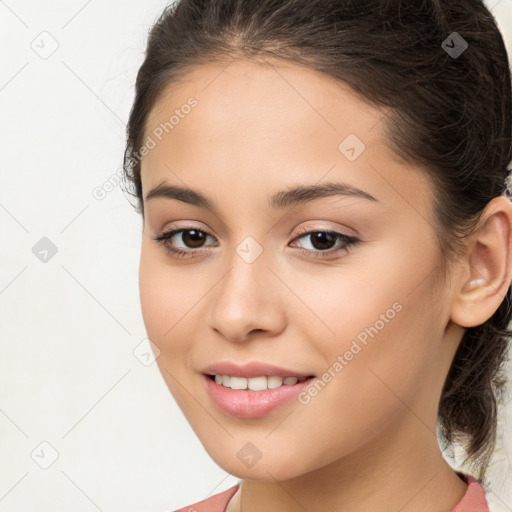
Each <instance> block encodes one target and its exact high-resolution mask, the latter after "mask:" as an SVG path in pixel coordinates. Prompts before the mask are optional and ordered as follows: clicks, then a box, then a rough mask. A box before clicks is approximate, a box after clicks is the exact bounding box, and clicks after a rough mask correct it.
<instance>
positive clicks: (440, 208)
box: [124, 0, 512, 480]
mask: <svg viewBox="0 0 512 512" xmlns="http://www.w3.org/2000/svg"><path fill="white" fill-rule="evenodd" d="M454 32H456V33H457V34H453V33H454ZM465 43H467V48H466V49H465V50H464V51H463V52H462V53H460V50H461V49H462V48H464V46H463V45H464V44H465ZM450 49H455V50H459V53H460V54H458V55H457V54H454V53H453V51H452V53H450ZM237 58H240V59H252V60H260V61H265V60H274V59H277V60H281V61H283V62H284V61H287V62H290V63H293V64H298V65H302V66H306V67H308V68H311V69H314V70H316V71H320V72H323V73H325V74H327V75H329V76H330V77H334V78H335V79H338V80H340V81H342V82H344V83H346V84H348V85H349V86H350V87H351V88H352V89H353V90H354V91H355V92H357V93H359V94H360V95H362V96H363V97H364V98H366V99H367V100H369V101H370V102H371V103H372V104H374V105H375V106H380V107H383V108H384V110H385V111H386V119H385V121H384V123H385V124H384V126H385V128H386V135H387V137H388V138H389V141H390V143H391V144H392V148H393V150H394V151H395V152H396V154H397V155H398V156H399V157H400V158H402V159H403V160H404V161H407V162H410V163H412V164H415V165H418V164H420V165H423V166H425V167H426V168H428V170H429V173H428V174H429V176H430V177H431V179H432V180H433V182H434V184H435V190H436V195H435V199H434V201H435V216H436V220H437V227H436V232H437V235H438V238H439V244H440V248H441V250H442V252H443V254H445V255H446V256H450V255H454V254H456V253H457V252H458V249H460V248H461V247H463V242H464V239H465V237H467V236H468V235H469V234H470V233H471V232H472V230H473V229H474V227H475V226H476V224H477V221H478V220H479V218H480V215H481V213H482V211H483V209H484V208H485V206H486V205H487V204H488V202H489V201H490V200H491V199H492V198H494V197H496V196H499V195H500V194H502V193H503V192H504V182H505V178H506V176H507V175H508V165H509V162H510V161H511V159H512V119H511V117H512V112H511V110H512V99H511V79H510V69H509V63H508V58H507V52H506V49H505V45H504V42H503V39H502V36H501V34H500V32H499V30H498V28H497V25H496V22H495V19H494V18H493V16H492V15H491V13H490V12H489V11H488V9H487V8H486V7H485V6H484V4H483V3H482V2H481V1H477V0H423V1H420V0H181V1H179V2H178V3H175V4H170V5H169V6H168V7H166V8H165V10H164V11H163V13H162V14H161V16H160V17H159V19H158V20H157V21H156V23H155V24H154V25H153V26H152V28H151V30H150V33H149V39H148V45H147V49H146V54H145V59H144V62H143V63H142V65H141V67H140V69H139V72H138V74H137V80H136V95H135V100H134V103H133V106H132V109H131V112H130V118H129V122H128V126H127V145H126V151H125V155H124V170H125V177H126V179H127V180H128V184H129V187H130V188H131V189H132V191H133V192H130V193H131V194H132V195H134V196H135V197H136V198H137V202H138V205H137V206H136V208H137V210H138V211H139V212H142V214H144V204H143V198H142V185H141V179H140V158H136V156H137V155H138V153H137V152H138V150H139V148H141V146H142V144H143V138H144V137H145V129H146V122H147V119H148V114H149V112H150V111H151V110H152V108H153V107H154V106H155V103H156V101H157V99H158V95H159V94H160V93H161V92H162V90H163V88H164V87H165V86H167V85H168V84H170V83H173V82H174V83H176V82H177V81H178V80H179V79H180V78H181V77H183V76H184V75H185V74H186V73H187V72H188V71H191V70H192V69H193V68H196V67H198V66H200V65H201V64H202V63H208V62H212V61H218V62H221V61H226V62H228V61H230V60H232V59H237ZM411 172H412V171H411ZM510 298H511V289H510V288H509V289H508V291H507V294H506V296H505V297H504V298H503V302H502V303H501V305H500V306H499V308H498V310H497V311H496V312H495V313H494V315H493V316H492V317H491V318H490V319H489V320H487V321H486V322H485V323H484V324H482V325H479V326H477V327H472V328H469V329H467V330H466V332H465V334H464V337H463V339H462V341H461V343H460V346H459V348H458V351H457V353H456V355H455V357H454V360H453V362H452V365H451V368H450V371H449V373H448V376H447V379H446V382H445V384H444V388H443V391H442V395H441V400H440V404H439V418H438V419H439V421H438V426H439V433H440V437H441V442H442V444H443V448H444V449H445V448H447V447H450V446H453V442H454V441H457V442H461V443H462V445H463V447H464V448H465V450H466V453H467V458H466V459H465V460H464V465H466V464H468V463H469V466H470V471H471V472H472V473H473V474H474V475H475V476H477V478H480V479H481V480H483V479H484V475H485V470H486V468H487V466H488V464H489V461H490V458H491V456H492V452H493V450H494V445H495V440H496V428H497V403H499V401H501V400H502V395H503V385H504V384H505V382H506V378H505V373H504V364H505V362H506V360H507V359H506V358H507V350H508V346H509V340H510V335H511V332H510V331H508V330H507V329H508V324H509V321H510V318H511V306H510Z"/></svg>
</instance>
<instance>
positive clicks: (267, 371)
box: [201, 361, 313, 389]
mask: <svg viewBox="0 0 512 512" xmlns="http://www.w3.org/2000/svg"><path fill="white" fill-rule="evenodd" d="M201 373H203V374H205V375H234V376H235V377H247V378H249V377H260V376H265V377H268V376H270V375H278V376H280V377H312V376H313V373H312V372H310V373H304V372H301V371H297V370H293V369H290V368H282V367H279V366H275V365H272V364H268V363H262V362H259V361H251V362H249V363H245V364H235V363H232V362H230V361H220V362H218V363H214V364H211V365H208V366H206V367H205V368H203V369H202V370H201ZM278 389H279V388H278Z"/></svg>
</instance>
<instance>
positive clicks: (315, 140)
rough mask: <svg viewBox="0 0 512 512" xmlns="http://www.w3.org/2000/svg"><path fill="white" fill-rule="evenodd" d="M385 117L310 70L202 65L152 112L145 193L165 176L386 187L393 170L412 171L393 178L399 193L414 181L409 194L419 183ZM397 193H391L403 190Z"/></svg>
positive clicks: (250, 183)
mask: <svg viewBox="0 0 512 512" xmlns="http://www.w3.org/2000/svg"><path fill="white" fill-rule="evenodd" d="M191 99H192V102H191ZM191 104H194V106H193V107H190V106H189V105H191ZM384 117H385V111H383V110H382V109H379V108H377V107H375V106H373V105H371V104H370V103H369V102H367V101H366V100H365V99H364V98H362V97H361V96H360V95H358V94H356V93H355V92H354V91H353V90H352V89H351V88H350V87H349V86H348V85H346V84H344V83H343V82H340V81H338V80H335V79H333V78H332V77H329V76H328V75H326V74H324V73H320V72H317V71H314V70H311V69H309V68H305V67H300V66H296V65H292V64H288V63H282V62H280V63H275V62H268V63H257V62H252V61H242V60H241V61H232V62H229V63H226V62H224V63H212V64H206V65H201V66H199V67H197V68H194V69H192V70H191V71H190V72H188V73H187V74H186V75H184V77H182V78H181V79H180V80H179V81H178V82H176V83H172V84H169V85H168V86H167V87H166V88H165V89H164V90H163V91H162V93H161V94H160V96H159V98H158V101H157V102H156V104H155V106H154V108H153V109H152V110H151V112H150V115H149V116H148V119H147V123H146V132H145V134H146V137H152V138H153V139H154V142H155V145H154V147H153V148H152V149H151V151H150V152H149V154H148V155H147V156H145V157H144V158H143V159H142V167H141V168H142V181H143V189H144V190H145V191H147V190H148V189H149V188H152V187H155V186H157V185H158V184H159V183H161V182H162V181H164V180H167V181H171V182H175V183H179V182H180V181H183V182H186V184H189V185H191V186H195V185H197V184H199V185H201V184H203V185H204V186H206V187H208V188H220V187H222V188H227V189H228V190H229V189H230V188H233V187H234V186H235V184H236V185H237V186H238V187H240V188H239V189H238V190H242V189H243V190H244V191H245V192H251V190H254V191H257V190H262V189H263V188H265V185H266V184H267V185H269V186H270V184H271V183H272V184H275V186H273V187H272V188H274V189H283V188H285V187H286V185H289V184H291V183H296V182H302V183H305V182H307V183H311V182H313V181H319V180H321V179H322V177H323V176H326V175H328V178H329V180H336V179H340V180H341V181H345V182H349V183H351V184H353V185H355V186H358V187H365V186H366V187H367V188H368V187H369V188H370V189H372V187H373V190H375V187H376V183H378V185H379V188H382V187H383V186H384V187H387V188H388V189H389V184H390V183H392V182H393V179H394V178H393V176H387V175H386V173H388V174H389V172H391V173H393V171H389V169H391V167H392V168H394V169H400V168H401V169H402V171H404V170H405V169H406V167H407V169H408V171H409V172H408V173H407V174H408V176H405V177H404V176H401V177H399V178H396V177H395V180H396V181H398V182H400V183H399V186H400V187H403V186H406V185H407V180H409V181H410V180H412V184H411V185H410V187H409V190H403V191H402V194H406V195H410V194H412V193H413V192H412V191H413V189H414V188H417V185H418V179H420V180H421V179H422V177H421V176H420V173H413V172H411V171H410V169H411V167H412V166H411V165H405V163H404V162H401V161H400V160H399V159H398V157H397V156H396V155H395V154H394V153H393V151H392V150H391V149H390V147H389V144H388V141H387V140H386V137H385V136H384V128H385V126H384V122H383V119H384ZM155 133H156V134H157V136H155ZM345 141H348V142H347V143H345ZM347 145H348V146H354V147H355V150H356V152H360V156H358V157H357V159H355V160H351V159H350V158H347V154H346V153H344V151H345V150H346V149H350V148H347V147H346V146H347ZM348 156H350V154H349V155H348ZM356 156H357V155H356ZM375 166H377V168H375ZM372 167H373V168H374V170H372ZM386 169H387V170H386ZM404 178H405V181H404ZM386 182H387V183H388V184H387V185H386ZM180 184H183V183H180ZM199 188H200V187H199ZM392 188H393V187H391V189H389V190H388V191H387V192H388V194H396V191H395V192H394V191H393V190H392ZM370 193H372V192H371V191H370ZM411 199H413V200H415V201H418V198H411Z"/></svg>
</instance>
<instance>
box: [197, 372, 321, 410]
mask: <svg viewBox="0 0 512 512" xmlns="http://www.w3.org/2000/svg"><path fill="white" fill-rule="evenodd" d="M203 378H204V379H205V381H206V388H207V390H208V393H209V395H210V398H211V399H212V400H213V401H214V402H215V404H216V405H217V406H218V407H219V409H221V410H222V411H223V412H225V413H226V414H230V415H232V416H237V417H239V418H257V417H259V416H264V415H265V414H268V413H269V412H270V411H272V410H273V409H275V408H276V407H278V406H280V405H282V404H284V403H286V402H288V401H290V400H292V399H293V398H295V397H296V396H297V395H299V394H300V393H301V391H303V390H304V388H306V387H307V386H308V385H309V384H310V383H311V382H312V381H313V380H314V378H309V379H306V380H305V381H303V382H298V383H297V384H293V385H292V386H290V385H286V384H283V385H282V386H281V387H279V388H275V389H264V390H262V391H251V390H248V389H231V388H227V387H226V386H223V385H222V384H217V383H216V382H215V381H214V380H213V379H212V378H210V377H209V376H208V375H204V374H203Z"/></svg>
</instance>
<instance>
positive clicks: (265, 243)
mask: <svg viewBox="0 0 512 512" xmlns="http://www.w3.org/2000/svg"><path fill="white" fill-rule="evenodd" d="M190 98H192V99H190ZM187 105H189V106H187ZM171 116H174V117H173V118H172V120H171V121H170V122H169V120H170V118H171ZM383 116H384V112H383V111H381V110H378V109H376V108H375V107H372V106H370V105H369V104H367V103H365V102H364V101H363V99H361V98H360V97H359V96H357V95H356V94H355V93H354V92H352V91H351V90H350V89H349V88H348V87H347V86H345V85H343V84H340V83H338V82H335V81H334V80H332V79H330V78H328V77H326V76H325V75H323V74H319V73H317V72H315V71H312V70H307V69H303V68H299V67H296V66H293V65H286V66H284V65H283V64H279V65H278V66H276V67H273V66H270V65H264V64H258V63H254V62H243V61H238V62H232V63H231V64H230V65H229V66H227V67H226V64H222V65H221V64H209V65H205V66H202V67H200V68H197V69H195V70H194V71H192V72H190V73H189V74H188V75H187V76H186V78H185V79H183V80H182V81H181V82H180V83H179V84H172V86H171V87H168V88H167V89H166V90H165V91H164V94H162V96H161V97H160V98H159V99H158V102H157V104H156V105H155V108H154V109H153V110H152V112H151V115H150V116H149V119H148V122H147V125H146V136H149V137H151V139H152V141H153V142H149V143H148V144H147V147H148V148H149V152H146V155H145V156H144V158H143V160H142V167H141V168H142V186H143V193H144V197H145V199H144V230H143V240H142V250H141V259H140V274H139V278H140V297H141V306H142V313H143V318H144V322H145V326H146V329H147V333H148V337H149V338H150V339H151V341H152V342H153V343H154V345H155V346H156V347H158V350H159V356H158V358H157V363H158V365H159V368H160V371H161V373H162V376H163V378H164V379H165V382H166V383H167V385H168V387H169V389H170V391H171V393H172V394H173V396H174V398H175V400H176V402H177V403H178V405H179V407H180V408H181V410H182V411H183V413H184V415H185V417H186V418H187V420H188V421H189V423H190V425H191V426H192V428H193V429H194V431H195V433H196V434H197V436H198V437H199V439H200V441H201V442H202V443H203V445H204V447H205V449H206V450H207V451H208V453H209V454H210V455H211V457H212V458H213V459H214V460H215V461H216V462H217V463H218V464H219V465H220V466H221V467H223V468H224V469H225V470H226V471H229V472H230V473H232V474H234V475H237V476H238V477H241V478H251V479H261V480H270V479H278V480H285V479H288V478H294V477H299V476H300V475H305V474H306V473H308V472H311V471H314V470H318V469H320V468H323V467H326V466H328V465H330V464H333V463H338V462H339V461H343V460H350V458H353V460H356V459H357V460H360V455H361V454H362V453H367V454H372V453H376V452H377V451H379V450H380V453H382V450H384V449H385V447H386V446H388V445H389V442H390V439H391V436H392V435H393V434H392V433H393V432H394V433H396V432H404V431H405V430H404V429H405V428H406V426H409V427H410V428H411V429H413V430H414V429H417V428H418V424H420V422H418V418H421V420H422V422H423V423H424V424H426V425H429V426H430V427H431V429H433V430H435V419H436V412H437V399H438V396H439V395H438V394H439V393H440V391H441V387H442V384H443V380H444V377H445V375H446V372H447V371H448V368H449V363H450V361H451V357H452V356H453V347H450V348H447V343H446V340H445V337H446V331H445V328H446V326H447V324H448V323H449V291H448V290H449V287H448V286H440V285H439V280H438V277H439V269H440V261H441V260H440V258H441V256H440V251H439V248H438V245H437V243H436V238H435V232H434V225H435V223H434V220H433V214H432V207H431V205H432V201H433V193H434V191H433V188H432V187H431V185H430V182H429V181H428V178H427V175H426V171H425V170H423V169H420V168H414V167H413V166H412V165H410V164H406V163H405V162H403V161H400V160H399V159H398V158H397V157H396V156H395V155H394V153H393V152H392V150H391V149H390V147H389V144H388V143H387V141H386V138H385V134H384V123H385V118H384V117H383ZM165 123H167V125H165ZM170 123H172V126H171V124H170ZM165 126H166V128H165V129H162V127H165ZM146 141H149V139H146ZM327 184H331V185H332V186H331V187H330V188H325V187H324V189H323V192H324V193H323V195H322V194H316V195H315V194H313V193H312V192H311V193H309V194H308V193H305V192H302V193H295V194H294V195H292V196H290V195H288V196H287V195H285V194H286V192H289V191H290V190H292V189H295V188H299V187H306V188H308V187H322V186H325V185H327ZM166 185H167V186H169V187H181V188H187V189H193V190H194V191H196V192H198V193H199V194H201V195H203V196H205V197H206V199H207V201H209V203H210V206H211V208H207V207H205V205H204V203H203V204H201V203H200V202H198V201H193V200H192V199H193V195H192V194H190V193H189V194H184V193H181V195H179V197H178V196H176V194H174V195H173V194H171V193H170V189H168V190H167V191H168V192H169V193H168V194H167V195H166V194H165V193H164V192H162V190H163V186H166ZM157 187H158V190H160V192H161V193H160V194H159V193H157V192H155V191H154V190H155V189H156V188H157ZM174 190H175V189H174ZM151 191H153V193H152V194H151V195H152V196H153V197H151V198H147V199H146V195H148V194H150V193H151ZM326 191H327V192H326ZM329 191H330V193H329ZM290 197H292V199H293V198H295V200H294V201H292V202H288V201H286V199H287V198H288V199H290ZM306 199H309V200H306ZM173 230H178V231H176V232H175V233H174V234H173V235H171V236H169V237H168V238H167V240H163V241H162V240H155V238H156V237H158V236H161V235H162V234H163V233H168V232H170V231H173ZM179 230H181V231H179ZM170 249H176V250H178V251H184V252H185V253H184V254H176V253H173V252H169V250H170ZM450 351H451V352H450ZM225 362H228V363H232V364H234V365H239V366H243V365H245V364H246V363H253V362H258V363H262V364H267V365H274V366H278V367H280V368H282V369H283V370H281V373H285V370H286V373H285V375H286V374H289V375H302V376H312V378H309V379H307V380H306V381H304V382H303V383H300V382H299V383H297V384H295V385H293V384H283V386H281V387H280V388H276V389H273V390H272V389H271V390H266V391H256V390H251V389H248V390H247V389H246V390H230V389H228V388H226V387H224V386H223V385H222V384H216V383H215V382H214V381H212V380H211V378H209V377H207V376H206V375H204V373H216V372H207V371H205V369H206V368H207V367H208V366H210V365H215V364H217V363H225ZM218 371H219V372H221V373H224V374H228V375H230V374H234V373H235V372H236V370H230V369H227V370H226V369H219V370H218ZM203 372H204V373H203ZM255 372H256V374H255V375H254V376H256V375H259V376H266V375H267V374H270V373H272V372H270V370H269V371H264V369H263V370H262V369H259V370H255ZM258 372H259V373H258ZM242 373H243V372H242ZM277 374H278V375H279V371H277ZM271 380H272V382H277V383H278V379H277V380H276V379H275V378H274V379H268V380H267V382H270V381H271ZM292 381H293V379H292ZM231 382H232V383H234V382H236V383H237V384H234V386H235V387H236V386H238V385H239V384H240V382H242V384H241V385H242V386H243V380H242V381H241V380H240V379H233V380H232V381H231ZM247 382H249V381H247ZM262 382H263V381H262V380H261V379H259V380H258V379H255V380H253V381H252V383H253V385H254V386H257V385H260V384H261V383H262ZM287 382H290V381H287ZM226 383H227V380H226ZM258 383H259V384H258ZM258 394H259V396H258ZM249 395H251V396H249ZM412 411H414V414H413V412H412ZM421 428H422V429H423V430H424V431H427V429H425V428H424V426H421ZM428 435H431V434H430V433H428ZM356 455H357V456H358V457H357V458H356Z"/></svg>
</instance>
